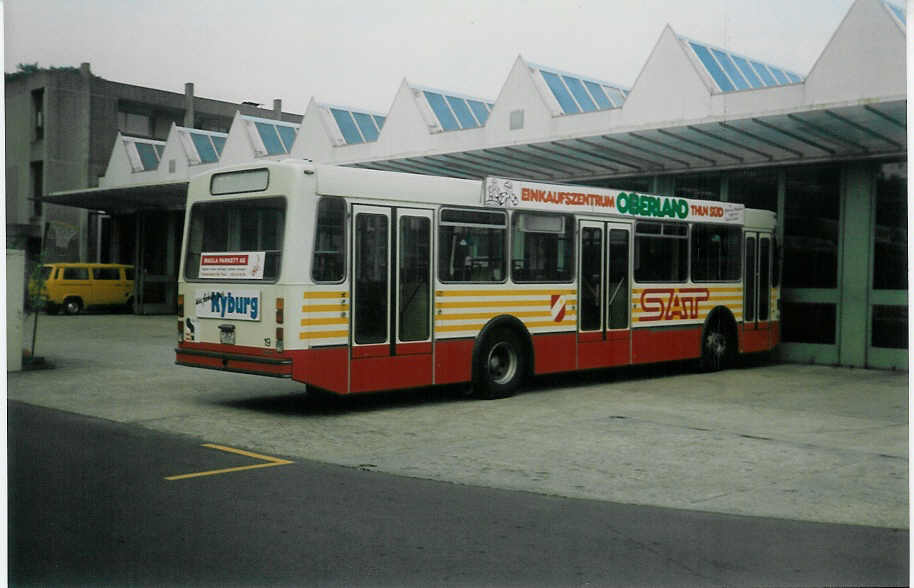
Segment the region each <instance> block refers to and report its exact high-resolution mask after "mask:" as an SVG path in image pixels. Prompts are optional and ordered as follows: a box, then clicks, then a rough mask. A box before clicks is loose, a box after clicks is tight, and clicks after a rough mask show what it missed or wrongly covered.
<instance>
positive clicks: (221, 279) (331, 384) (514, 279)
mask: <svg viewBox="0 0 914 588" xmlns="http://www.w3.org/2000/svg"><path fill="white" fill-rule="evenodd" d="M186 214H187V217H186V222H185V230H184V243H183V248H182V261H181V270H180V278H179V283H178V294H179V297H178V300H179V310H178V347H177V349H176V361H177V363H178V364H180V365H187V366H195V367H202V368H212V369H218V370H227V371H234V372H243V373H249V374H260V375H266V376H277V377H285V378H292V379H294V380H297V381H299V382H303V383H305V384H308V385H309V386H313V387H317V388H321V389H324V390H328V391H331V392H334V393H338V394H350V393H358V392H371V391H378V390H391V389H400V388H413V387H419V386H429V385H434V384H455V383H461V382H468V383H472V384H473V387H474V389H475V390H476V391H477V392H478V393H479V394H480V395H481V396H484V397H501V396H506V395H509V394H511V393H513V392H514V391H515V390H516V389H517V387H518V386H519V385H520V383H521V382H522V380H523V378H524V377H526V376H528V375H533V374H546V373H554V372H564V371H572V370H584V369H594V368H606V367H612V366H626V365H632V364H646V363H655V362H665V361H673V360H685V359H693V358H694V359H699V360H701V362H702V363H703V365H704V366H705V367H707V368H709V369H719V368H721V367H723V366H724V365H725V364H726V363H727V362H728V361H729V360H731V359H733V358H734V357H735V356H736V355H737V354H740V353H750V352H760V351H767V350H770V349H772V348H773V347H774V346H775V345H776V344H777V342H778V340H779V323H778V319H779V313H778V296H779V293H778V287H777V276H778V273H779V272H778V263H777V254H776V245H775V236H774V232H775V216H774V213H773V212H770V211H764V210H752V209H745V208H744V207H743V206H742V205H739V204H733V203H725V202H712V201H701V200H693V199H686V198H679V197H669V196H656V195H649V194H638V193H634V192H628V191H619V190H608V189H601V188H589V187H583V186H573V185H564V186H560V185H549V184H541V183H536V182H527V181H523V180H510V179H503V178H487V179H486V180H485V181H472V180H459V179H453V178H442V177H433V176H423V175H413V174H404V173H392V172H381V171H372V170H364V169H354V168H345V167H335V166H325V165H316V164H312V163H310V162H306V161H291V160H290V161H284V162H268V163H262V164H257V165H247V166H239V167H235V168H225V169H222V170H219V171H213V172H208V173H205V174H202V175H200V176H198V177H196V178H194V179H193V180H191V182H190V185H189V189H188V201H187V212H186Z"/></svg>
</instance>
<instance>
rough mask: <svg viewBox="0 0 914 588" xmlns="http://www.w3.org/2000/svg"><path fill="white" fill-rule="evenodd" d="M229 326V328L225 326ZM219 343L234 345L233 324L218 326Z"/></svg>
mask: <svg viewBox="0 0 914 588" xmlns="http://www.w3.org/2000/svg"><path fill="white" fill-rule="evenodd" d="M227 327H229V328H227ZM219 343H222V344H223V345H234V344H235V326H234V325H220V326H219Z"/></svg>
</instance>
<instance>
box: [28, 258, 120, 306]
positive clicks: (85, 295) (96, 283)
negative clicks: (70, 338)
mask: <svg viewBox="0 0 914 588" xmlns="http://www.w3.org/2000/svg"><path fill="white" fill-rule="evenodd" d="M41 278H42V280H43V281H44V285H45V292H46V296H47V302H46V304H45V309H47V311H48V314H57V311H58V310H60V309H61V308H63V310H64V312H66V313H67V314H79V312H80V311H82V310H83V309H84V308H88V307H101V306H107V307H121V308H123V307H124V306H127V307H128V308H133V280H134V270H133V266H132V265H123V264H119V263H49V264H45V265H44V266H42V268H41Z"/></svg>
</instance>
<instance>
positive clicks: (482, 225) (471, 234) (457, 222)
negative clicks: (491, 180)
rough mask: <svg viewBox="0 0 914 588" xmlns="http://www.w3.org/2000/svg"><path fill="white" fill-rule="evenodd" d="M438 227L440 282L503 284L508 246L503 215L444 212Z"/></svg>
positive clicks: (467, 211) (461, 210) (462, 211)
mask: <svg viewBox="0 0 914 588" xmlns="http://www.w3.org/2000/svg"><path fill="white" fill-rule="evenodd" d="M438 225H439V226H438V279H439V280H441V281H442V282H502V281H504V279H505V275H506V273H505V243H506V242H507V239H506V238H505V234H506V226H507V220H506V218H505V213H504V212H495V211H481V210H464V209H444V210H442V211H441V216H440V221H439V223H438Z"/></svg>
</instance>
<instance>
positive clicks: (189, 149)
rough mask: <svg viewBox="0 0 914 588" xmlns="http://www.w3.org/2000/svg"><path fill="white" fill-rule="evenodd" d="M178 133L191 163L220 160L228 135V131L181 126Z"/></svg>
mask: <svg viewBox="0 0 914 588" xmlns="http://www.w3.org/2000/svg"><path fill="white" fill-rule="evenodd" d="M178 133H179V137H180V139H181V144H182V145H183V147H184V152H185V153H186V154H187V160H188V163H190V164H191V165H197V164H201V163H216V162H217V161H219V158H220V157H221V156H222V148H223V147H225V140H226V137H228V135H227V134H226V133H219V132H216V131H201V130H199V129H187V128H179V129H178Z"/></svg>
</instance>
